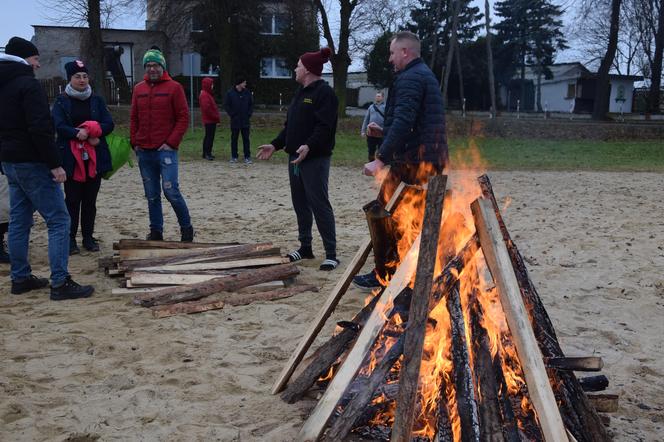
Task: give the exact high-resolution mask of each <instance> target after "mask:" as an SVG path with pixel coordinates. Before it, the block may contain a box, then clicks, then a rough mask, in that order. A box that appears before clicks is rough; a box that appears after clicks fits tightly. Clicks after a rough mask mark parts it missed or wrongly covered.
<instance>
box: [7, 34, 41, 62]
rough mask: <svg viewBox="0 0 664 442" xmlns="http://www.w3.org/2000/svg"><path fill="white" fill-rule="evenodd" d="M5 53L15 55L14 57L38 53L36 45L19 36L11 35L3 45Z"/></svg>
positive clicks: (25, 56) (24, 56) (26, 56)
mask: <svg viewBox="0 0 664 442" xmlns="http://www.w3.org/2000/svg"><path fill="white" fill-rule="evenodd" d="M5 54H7V55H15V56H16V57H21V58H28V57H32V56H33V55H39V51H38V50H37V46H35V45H33V44H32V43H31V42H29V41H28V40H25V39H23V38H21V37H12V38H10V39H9V41H8V42H7V45H6V46H5Z"/></svg>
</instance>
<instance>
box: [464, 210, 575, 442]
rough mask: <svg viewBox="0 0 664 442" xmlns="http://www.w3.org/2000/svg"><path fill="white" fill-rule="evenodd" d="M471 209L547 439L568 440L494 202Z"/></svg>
mask: <svg viewBox="0 0 664 442" xmlns="http://www.w3.org/2000/svg"><path fill="white" fill-rule="evenodd" d="M470 208H471V210H472V212H473V218H474V220H475V228H476V229H477V233H478V235H479V237H480V245H481V246H482V251H483V253H484V257H485V259H486V262H487V265H488V266H489V270H490V271H491V275H492V276H493V279H494V281H495V283H496V286H497V287H498V293H499V295H500V301H501V304H502V307H503V310H504V312H505V317H506V319H507V324H508V326H509V329H510V332H511V334H512V337H513V339H514V344H515V346H516V349H517V353H518V355H519V361H520V362H521V366H522V368H523V373H524V377H525V378H526V385H527V386H528V392H529V395H530V399H531V401H532V402H533V406H534V408H535V412H536V413H537V418H538V420H539V423H540V426H541V428H542V434H543V435H544V439H545V441H547V442H559V441H565V440H568V437H567V432H566V430H565V426H564V425H563V420H562V417H561V416H560V411H559V410H558V405H557V404H556V399H555V397H554V395H553V390H552V389H551V384H550V383H549V377H548V375H547V372H546V368H545V367H544V360H543V358H542V353H541V351H540V349H539V346H538V344H537V340H536V338H535V333H534V332H533V329H532V326H531V324H530V319H529V318H528V313H527V311H526V307H525V305H524V303H523V299H522V298H521V291H520V289H519V283H518V281H517V279H516V275H515V274H514V269H513V268H512V261H511V260H510V256H509V253H508V252H507V247H506V246H505V242H504V241H503V237H502V234H501V231H500V226H499V225H498V219H497V218H496V214H495V213H494V211H493V206H492V205H491V202H490V201H488V200H486V199H484V198H479V199H477V200H475V201H474V202H473V203H472V204H471V206H470Z"/></svg>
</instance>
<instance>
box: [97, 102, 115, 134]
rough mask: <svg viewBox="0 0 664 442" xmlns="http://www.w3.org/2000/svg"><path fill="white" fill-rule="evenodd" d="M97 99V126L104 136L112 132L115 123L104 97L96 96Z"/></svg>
mask: <svg viewBox="0 0 664 442" xmlns="http://www.w3.org/2000/svg"><path fill="white" fill-rule="evenodd" d="M97 100H98V101H97V103H98V105H99V126H100V127H101V135H102V136H104V137H105V136H106V135H108V134H110V133H111V132H113V129H115V123H114V122H113V117H112V116H111V113H110V112H109V111H108V107H107V106H106V102H105V101H104V99H103V98H102V97H100V96H98V97H97Z"/></svg>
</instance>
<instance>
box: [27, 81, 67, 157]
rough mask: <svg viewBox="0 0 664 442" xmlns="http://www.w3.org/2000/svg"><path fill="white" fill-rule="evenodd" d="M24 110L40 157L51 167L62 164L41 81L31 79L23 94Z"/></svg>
mask: <svg viewBox="0 0 664 442" xmlns="http://www.w3.org/2000/svg"><path fill="white" fill-rule="evenodd" d="M23 100H24V101H23V111H24V114H25V121H27V122H28V135H29V136H30V140H31V141H32V144H33V146H35V147H36V148H37V150H38V151H39V154H40V157H41V158H42V159H43V160H44V161H45V162H46V164H47V165H48V167H49V169H55V168H56V167H60V166H62V158H61V156H60V151H59V149H58V148H57V146H56V145H55V131H54V129H53V120H52V119H51V112H50V110H49V107H48V98H47V97H46V92H44V89H42V87H41V85H40V84H39V81H37V80H36V79H34V78H33V79H31V81H30V83H29V84H28V85H27V87H26V89H25V93H24V95H23Z"/></svg>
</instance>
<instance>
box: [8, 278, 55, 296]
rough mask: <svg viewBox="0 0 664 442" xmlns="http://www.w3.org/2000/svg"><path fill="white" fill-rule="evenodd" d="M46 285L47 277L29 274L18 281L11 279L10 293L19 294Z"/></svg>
mask: <svg viewBox="0 0 664 442" xmlns="http://www.w3.org/2000/svg"><path fill="white" fill-rule="evenodd" d="M47 285H48V279H46V278H38V277H36V276H35V275H30V276H28V277H27V278H25V279H22V280H20V281H12V290H11V292H12V295H20V294H22V293H27V292H29V291H31V290H39V289H43V288H44V287H46V286H47Z"/></svg>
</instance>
